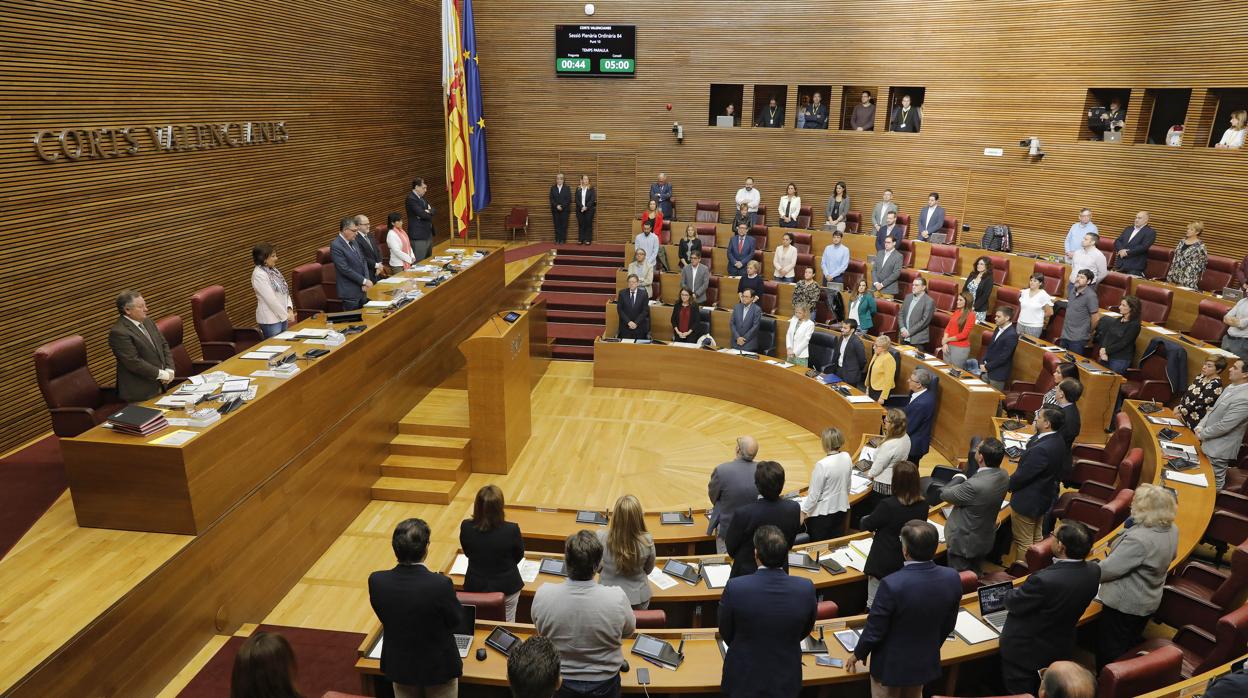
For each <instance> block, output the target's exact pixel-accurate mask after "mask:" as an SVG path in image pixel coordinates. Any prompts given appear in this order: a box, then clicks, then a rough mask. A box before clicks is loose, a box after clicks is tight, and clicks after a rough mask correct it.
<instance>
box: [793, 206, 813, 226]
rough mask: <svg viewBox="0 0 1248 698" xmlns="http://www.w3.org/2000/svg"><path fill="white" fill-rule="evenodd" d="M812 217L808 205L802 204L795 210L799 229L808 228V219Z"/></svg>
mask: <svg viewBox="0 0 1248 698" xmlns="http://www.w3.org/2000/svg"><path fill="white" fill-rule="evenodd" d="M812 218H813V216H812V215H811V211H810V207H809V206H803V207H801V208H800V209H798V210H797V227H798V228H799V229H801V230H810V221H811V219H812Z"/></svg>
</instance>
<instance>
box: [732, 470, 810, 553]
mask: <svg viewBox="0 0 1248 698" xmlns="http://www.w3.org/2000/svg"><path fill="white" fill-rule="evenodd" d="M754 486H755V487H757V488H758V494H759V496H760V497H762V499H758V500H755V501H753V502H750V503H749V504H746V505H745V506H743V507H741V508H740V509H738V510H737V513H736V515H735V516H733V517H732V525H730V526H729V527H728V535H727V536H725V542H726V543H727V544H728V553H729V554H730V555H732V576H733V577H741V576H743V575H747V574H754V570H756V569H758V564H757V563H756V562H755V561H754V532H755V531H757V530H758V529H759V528H761V527H762V526H769V525H770V526H775V527H776V528H778V529H780V532H781V533H783V534H784V539H785V540H786V541H787V542H788V546H789V547H792V545H793V540H794V539H795V538H797V534H798V531H800V530H801V528H802V507H801V505H799V504H798V503H797V502H795V501H793V500H791V499H781V498H780V493H781V492H782V491H783V490H784V468H783V467H782V466H781V465H780V464H779V463H777V462H775V461H774V460H765V461H759V463H758V465H757V466H755V467H754ZM785 552H788V547H786V548H785ZM788 567H789V566H788V560H787V559H786V560H785V564H784V568H785V569H786V570H787V569H788Z"/></svg>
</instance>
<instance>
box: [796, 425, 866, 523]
mask: <svg viewBox="0 0 1248 698" xmlns="http://www.w3.org/2000/svg"><path fill="white" fill-rule="evenodd" d="M844 447H845V436H844V435H843V434H841V430H840V429H837V428H836V427H828V428H827V429H824V430H823V452H824V453H826V454H827V455H826V456H824V457H823V458H821V459H820V460H819V461H818V462H817V463H815V470H814V472H813V473H811V475H810V489H809V490H808V491H807V493H806V499H805V500H804V501H803V502H802V523H804V524H806V533H807V535H809V536H810V539H811V540H812V541H820V540H828V539H829V538H833V537H835V536H838V535H840V534H841V533H843V532H844V531H845V519H846V516H847V515H848V514H849V480H850V476H851V475H852V474H853V470H854V464H853V463H852V462H850V459H849V454H848V453H846V452H844V451H842V450H841V449H842V448H844Z"/></svg>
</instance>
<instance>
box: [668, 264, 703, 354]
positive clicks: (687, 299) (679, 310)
mask: <svg viewBox="0 0 1248 698" xmlns="http://www.w3.org/2000/svg"><path fill="white" fill-rule="evenodd" d="M686 268H687V269H693V268H695V267H693V266H689V267H686ZM702 334H703V332H702V309H701V308H699V307H698V301H697V300H695V299H694V297H693V293H692V292H691V291H690V290H689V289H687V288H682V289H680V297H679V298H678V299H677V300H676V305H673V306H672V341H673V342H681V343H683V344H693V343H694V342H696V341H698V338H699V337H701V336H702Z"/></svg>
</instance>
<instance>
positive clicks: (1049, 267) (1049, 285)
mask: <svg viewBox="0 0 1248 698" xmlns="http://www.w3.org/2000/svg"><path fill="white" fill-rule="evenodd" d="M1065 271H1066V269H1065V267H1063V266H1062V265H1060V264H1054V263H1052V262H1042V261H1040V260H1036V271H1035V273H1037V274H1043V275H1044V291H1045V293H1048V294H1049V295H1050V296H1058V295H1061V293H1062V289H1063V288H1064V287H1065V286H1066V283H1065V282H1066V279H1065V278H1064V277H1065V275H1066V274H1065Z"/></svg>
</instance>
